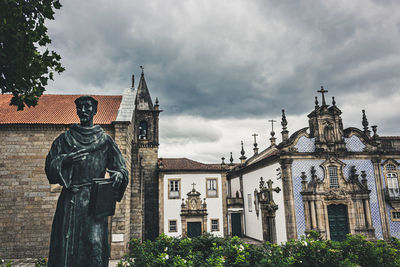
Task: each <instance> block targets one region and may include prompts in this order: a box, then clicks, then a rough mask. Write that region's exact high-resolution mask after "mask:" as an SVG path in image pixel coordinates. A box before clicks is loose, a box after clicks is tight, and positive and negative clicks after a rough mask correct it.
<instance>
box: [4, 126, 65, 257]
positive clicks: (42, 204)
mask: <svg viewBox="0 0 400 267" xmlns="http://www.w3.org/2000/svg"><path fill="white" fill-rule="evenodd" d="M66 129H67V128H66V127H65V126H33V125H31V126H30V125H27V126H8V127H4V126H1V127H0V144H1V146H0V196H1V201H0V228H1V231H0V244H1V245H0V255H1V256H2V257H6V258H22V257H47V254H48V247H49V241H50V232H51V224H52V220H53V215H54V211H55V208H56V203H57V199H58V195H59V190H52V191H54V192H51V190H50V185H49V182H48V180H47V178H46V174H45V172H44V166H45V159H46V156H47V153H48V151H49V149H50V146H51V143H52V142H53V140H54V139H55V138H56V137H57V136H58V135H59V134H60V133H62V132H63V131H65V130H66Z"/></svg>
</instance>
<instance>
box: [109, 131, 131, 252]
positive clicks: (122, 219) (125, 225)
mask: <svg viewBox="0 0 400 267" xmlns="http://www.w3.org/2000/svg"><path fill="white" fill-rule="evenodd" d="M114 128H115V131H114V140H115V143H116V144H117V145H118V147H119V149H120V150H121V153H122V155H123V157H124V159H125V163H126V167H127V169H128V171H129V184H128V187H127V188H126V191H125V195H124V198H123V199H122V201H121V202H119V203H118V202H117V206H116V209H115V215H114V216H113V217H112V218H111V221H112V227H111V230H112V233H111V238H110V239H111V255H110V256H111V258H112V259H119V258H121V257H122V256H123V255H124V254H125V253H126V249H127V245H128V242H129V240H130V238H131V233H130V208H131V186H130V184H131V177H132V175H131V173H132V168H134V166H133V165H132V159H131V155H132V137H133V130H132V124H130V123H115V124H114ZM120 237H122V239H121V238H120Z"/></svg>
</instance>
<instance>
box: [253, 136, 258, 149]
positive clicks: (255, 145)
mask: <svg viewBox="0 0 400 267" xmlns="http://www.w3.org/2000/svg"><path fill="white" fill-rule="evenodd" d="M252 136H253V137H254V147H257V139H256V138H257V136H258V134H256V133H253V134H252Z"/></svg>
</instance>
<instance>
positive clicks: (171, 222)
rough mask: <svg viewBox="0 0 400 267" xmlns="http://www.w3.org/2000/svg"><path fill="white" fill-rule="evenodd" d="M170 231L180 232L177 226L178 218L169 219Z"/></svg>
mask: <svg viewBox="0 0 400 267" xmlns="http://www.w3.org/2000/svg"><path fill="white" fill-rule="evenodd" d="M169 231H170V232H178V228H177V227H176V220H169Z"/></svg>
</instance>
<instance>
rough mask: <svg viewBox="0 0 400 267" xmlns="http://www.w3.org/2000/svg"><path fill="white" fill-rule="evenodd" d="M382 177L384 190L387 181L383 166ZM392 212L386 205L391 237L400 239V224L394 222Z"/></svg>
mask: <svg viewBox="0 0 400 267" xmlns="http://www.w3.org/2000/svg"><path fill="white" fill-rule="evenodd" d="M394 160H396V161H397V162H399V161H400V159H394ZM383 162H384V161H382V163H383ZM381 177H382V186H383V188H386V182H385V181H386V180H385V177H384V172H383V166H382V165H381ZM391 211H392V207H391V206H390V205H389V203H386V212H387V216H388V223H389V233H390V235H391V236H394V237H396V238H400V222H399V221H393V220H392V215H391V214H390V213H391Z"/></svg>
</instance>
